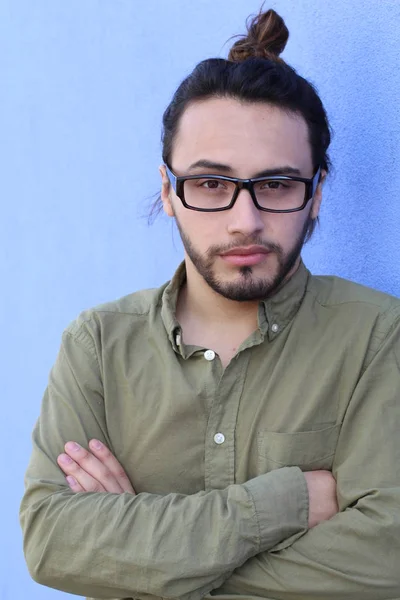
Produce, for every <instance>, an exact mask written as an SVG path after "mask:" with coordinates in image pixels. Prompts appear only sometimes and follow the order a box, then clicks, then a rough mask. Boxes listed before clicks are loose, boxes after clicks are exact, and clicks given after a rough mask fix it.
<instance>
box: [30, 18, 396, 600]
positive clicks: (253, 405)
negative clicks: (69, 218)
mask: <svg viewBox="0 0 400 600" xmlns="http://www.w3.org/2000/svg"><path fill="white" fill-rule="evenodd" d="M286 40H287V30H286V28H285V26H284V23H283V21H282V20H281V19H280V17H279V16H278V15H276V13H275V12H274V11H268V12H266V13H262V14H260V15H259V16H258V17H257V18H256V19H254V20H253V22H252V24H251V26H250V28H249V32H248V35H247V37H246V38H244V39H243V40H240V41H239V42H236V44H235V45H234V47H233V49H232V50H231V53H230V56H229V59H230V60H228V61H224V60H209V61H204V62H203V63H200V65H198V66H197V67H196V69H195V70H194V72H193V73H192V74H191V75H190V76H189V77H188V78H187V79H186V80H185V81H184V82H183V83H182V84H181V86H180V87H179V88H178V90H177V92H176V94H175V96H174V98H173V100H172V102H171V104H170V106H169V107H168V109H167V111H166V113H165V115H164V137H163V144H164V147H163V159H164V164H163V165H162V167H161V169H160V171H161V177H162V192H161V200H162V205H163V209H164V211H165V213H166V214H167V215H169V216H170V217H172V218H175V220H176V223H177V225H178V228H179V231H180V234H181V237H182V240H183V244H184V248H185V261H184V263H183V264H182V265H181V266H180V267H179V269H178V271H177V273H176V274H175V276H174V277H173V278H172V281H171V282H170V283H168V284H166V285H164V286H162V288H160V289H159V290H147V291H142V292H138V293H135V294H132V295H130V296H127V297H126V298H122V299H121V300H119V301H117V302H113V303H109V304H107V305H103V306H101V307H97V308H96V309H92V310H90V311H86V312H85V313H83V314H82V315H81V316H80V317H79V318H78V319H77V320H76V321H74V323H72V324H71V325H70V326H69V327H68V328H67V330H66V331H65V333H64V336H63V342H62V346H61V349H60V353H59V356H58V358H57V361H56V364H55V366H54V368H53V370H52V373H51V376H50V381H49V386H48V389H47V390H46V393H45V397H44V401H43V406H42V412H41V416H40V419H39V421H38V424H37V426H36V428H35V433H34V450H33V456H32V459H31V463H30V466H29V469H28V473H27V491H26V493H25V496H24V500H23V503H22V507H21V520H22V525H23V528H24V535H25V552H26V557H27V562H28V566H29V568H30V571H31V573H32V575H33V577H34V578H35V579H36V580H37V581H39V582H40V583H43V584H45V585H49V586H53V587H57V588H59V589H63V590H65V591H69V592H72V593H75V594H80V595H85V594H86V595H89V596H91V597H92V598H117V597H118V598H143V599H144V598H155V597H156V598H172V597H179V598H185V599H197V598H201V597H204V596H206V595H208V594H210V593H212V596H213V597H214V596H215V597H217V598H220V599H227V598H231V597H232V596H233V595H234V596H239V597H241V598H246V599H248V598H257V597H258V598H260V597H261V598H267V599H268V598H269V599H277V598H282V599H289V598H290V599H294V598H295V599H300V598H301V599H304V598H321V599H323V598H335V599H349V598H352V599H354V600H356V599H359V598H360V599H361V598H363V599H365V598H370V599H374V600H377V599H389V598H390V599H395V598H400V570H399V569H398V563H399V559H400V542H399V540H400V535H399V534H400V511H399V501H400V467H399V462H400V461H399V459H400V439H399V436H398V433H397V432H398V429H399V427H400V408H399V403H398V393H399V391H398V390H399V382H400V379H399V365H400V338H399V332H400V327H399V318H400V302H399V301H398V300H396V299H395V298H392V297H389V296H387V295H385V294H382V293H379V292H377V291H373V290H369V289H366V288H363V287H361V286H357V285H356V284H352V283H350V282H347V281H344V280H340V279H337V278H334V277H313V276H311V275H310V274H309V272H308V271H307V270H306V268H305V266H304V264H303V263H302V261H301V257H300V253H301V248H302V246H303V244H304V242H305V240H306V239H307V238H308V237H309V236H310V235H311V233H312V229H313V226H314V224H315V222H316V219H317V218H318V214H319V210H320V205H321V201H322V185H323V181H324V178H325V176H326V173H327V172H328V169H329V159H328V156H327V149H328V146H329V126H328V123H327V119H326V115H325V111H324V109H323V107H322V104H321V102H320V100H319V98H318V95H317V94H316V92H315V90H314V89H313V88H312V87H311V86H310V84H309V83H308V82H306V81H305V80H304V79H302V78H301V77H300V76H299V75H297V74H296V73H295V72H294V71H293V70H292V69H291V68H290V67H288V66H287V65H286V64H285V63H283V61H282V60H281V59H279V58H278V54H279V53H280V52H281V51H282V49H283V47H284V45H285V43H286ZM332 474H333V475H332ZM64 475H65V476H66V477H67V481H66V480H65V479H64ZM67 483H68V485H67ZM336 501H337V503H338V504H336Z"/></svg>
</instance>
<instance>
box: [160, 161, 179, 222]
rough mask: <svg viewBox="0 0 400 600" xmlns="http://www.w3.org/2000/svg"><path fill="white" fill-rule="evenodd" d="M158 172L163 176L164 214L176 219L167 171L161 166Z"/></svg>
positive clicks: (162, 198)
mask: <svg viewBox="0 0 400 600" xmlns="http://www.w3.org/2000/svg"><path fill="white" fill-rule="evenodd" d="M158 170H159V171H160V175H161V200H162V203H163V208H164V212H165V214H166V215H168V216H169V217H174V216H175V213H174V209H173V206H172V202H171V192H172V187H171V184H170V181H169V179H168V175H167V172H166V170H165V165H160V166H159V168H158Z"/></svg>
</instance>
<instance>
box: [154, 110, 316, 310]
mask: <svg viewBox="0 0 400 600" xmlns="http://www.w3.org/2000/svg"><path fill="white" fill-rule="evenodd" d="M198 161H208V162H212V163H218V164H219V165H224V168H222V166H221V167H220V168H216V167H213V168H205V167H204V166H196V167H193V166H192V165H194V163H197V162H198ZM171 163H172V164H171V165H170V166H171V168H172V170H173V171H174V172H175V173H176V174H177V175H196V174H199V175H200V174H217V175H218V174H219V175H228V176H232V177H238V178H242V179H247V178H252V177H255V176H256V175H257V174H258V173H260V172H262V171H265V170H266V169H271V170H275V169H276V170H277V171H280V170H281V169H282V168H283V167H284V168H286V167H290V168H291V169H297V170H298V172H299V176H300V177H307V178H311V177H312V176H313V175H314V173H313V165H312V159H311V148H310V143H309V141H308V130H307V125H306V123H305V121H304V120H303V118H302V117H300V116H298V115H295V114H288V113H286V112H284V111H282V110H280V109H279V108H275V107H272V106H270V105H268V104H261V103H260V104H250V103H240V102H238V101H237V100H233V99H227V98H212V99H208V100H205V101H202V102H196V103H194V104H192V105H191V106H189V107H188V108H187V110H186V111H185V113H184V114H183V116H182V119H181V122H180V126H179V131H178V134H177V136H176V139H175V141H174V149H173V154H172V160H171ZM161 173H162V176H163V188H162V200H163V204H164V210H165V212H166V213H167V214H168V215H169V216H174V217H175V218H176V222H177V225H178V228H179V231H180V234H181V237H182V242H183V245H184V248H185V255H186V263H187V269H188V276H189V273H190V271H196V272H197V273H198V274H200V275H201V277H202V278H203V279H204V280H205V281H206V283H207V284H208V285H209V286H210V287H211V288H212V289H213V290H214V291H216V292H217V293H219V294H221V295H223V296H224V297H226V298H229V299H231V300H236V301H254V300H260V299H263V298H266V297H268V296H270V295H271V294H273V293H274V292H275V291H276V290H277V288H278V287H279V286H280V285H281V284H282V282H283V281H284V280H285V279H287V278H288V277H289V276H290V275H291V274H292V273H293V272H294V271H295V270H296V268H297V266H298V264H299V260H300V252H301V248H302V246H303V243H304V239H305V237H306V234H307V231H308V228H309V225H310V222H311V220H312V219H315V218H316V217H317V216H318V212H319V206H320V202H321V186H320V185H319V186H318V189H317V192H316V194H315V196H314V200H313V201H310V202H309V203H308V205H307V206H306V207H305V209H304V210H302V211H299V212H293V213H268V212H264V211H260V210H258V209H257V208H256V207H255V205H254V203H253V201H252V199H251V196H250V194H249V192H248V191H247V190H242V191H241V192H240V194H239V197H238V199H237V201H236V203H235V205H234V206H233V208H231V209H229V210H226V211H222V212H216V213H201V212H197V211H193V210H189V209H187V208H185V207H184V206H183V205H182V203H181V201H180V199H179V198H178V197H177V196H176V194H175V193H174V191H173V189H172V187H171V186H168V180H167V178H166V174H165V170H164V169H163V168H161ZM283 174H284V173H283ZM287 174H290V173H287ZM250 246H257V247H258V252H257V248H256V249H255V250H256V251H255V255H253V256H252V257H248V258H247V259H246V257H243V256H242V257H241V258H237V257H236V258H235V256H232V255H231V256H228V255H226V254H225V253H226V252H231V251H233V250H234V249H235V248H240V249H241V251H243V249H244V250H246V249H248V248H249V247H250Z"/></svg>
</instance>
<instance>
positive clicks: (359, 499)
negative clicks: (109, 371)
mask: <svg viewBox="0 0 400 600" xmlns="http://www.w3.org/2000/svg"><path fill="white" fill-rule="evenodd" d="M72 346H73V351H72ZM399 354H400V353H399V333H398V330H397V329H394V330H392V332H391V334H390V335H388V336H387V338H386V339H385V341H384V342H383V344H382V345H381V348H380V349H379V351H378V353H377V354H376V356H375V357H374V359H373V360H372V361H371V363H370V365H369V366H368V368H367V369H366V371H365V372H364V374H363V376H362V377H361V379H360V381H359V384H358V386H357V389H356V390H355V391H354V394H353V397H352V399H351V402H350V404H349V407H348V410H347V413H346V417H345V420H344V422H343V425H342V430H341V435H340V438H339V442H338V447H337V452H336V459H335V465H334V474H335V477H336V480H337V493H338V502H339V510H340V513H338V514H336V515H335V516H333V517H332V518H331V519H329V520H327V521H324V522H322V523H320V524H319V525H318V526H316V527H314V528H312V529H310V530H308V531H307V528H308V522H307V521H308V511H307V509H308V503H307V498H308V495H307V484H306V479H305V477H304V475H303V474H302V473H301V472H300V470H299V469H297V468H285V469H278V470H276V471H273V472H271V473H269V474H267V475H262V476H260V477H257V478H256V479H254V480H252V481H249V482H247V483H246V484H244V485H233V486H229V487H228V488H226V489H225V490H214V491H211V492H207V493H206V492H200V493H198V494H194V495H192V496H184V495H180V494H168V495H165V496H159V495H155V494H146V493H141V494H138V495H135V494H134V493H133V490H131V489H128V483H129V482H127V481H126V478H124V477H123V476H122V478H121V472H120V471H119V474H118V477H117V479H116V482H117V483H118V485H119V487H120V488H121V489H117V488H114V489H113V491H108V492H107V493H105V492H104V491H103V490H100V489H99V491H97V492H91V493H78V494H77V493H75V491H74V490H73V489H69V488H68V486H67V485H66V483H65V480H64V477H63V475H62V473H61V471H60V469H59V467H58V466H57V457H58V456H59V454H60V452H62V449H63V448H64V444H65V442H66V441H68V440H76V441H78V442H80V444H81V446H83V447H86V448H87V447H88V443H89V440H91V439H100V440H102V441H103V442H104V443H105V444H106V445H107V446H110V440H108V438H107V431H106V426H105V419H104V415H103V414H102V403H101V397H102V389H101V378H100V376H99V372H98V366H97V365H96V363H95V361H94V360H93V358H92V357H91V356H89V355H88V354H87V352H86V350H85V349H84V348H82V347H80V346H79V344H78V342H77V341H76V340H73V339H72V338H68V340H66V341H65V343H64V345H63V347H62V349H61V352H60V355H59V357H58V360H57V363H56V365H55V367H54V369H53V372H52V375H51V380H50V385H49V388H48V390H47V392H46V394H45V398H44V403H43V407H42V413H41V417H40V419H39V421H38V424H37V426H36V428H35V432H34V440H33V441H34V451H33V456H32V460H31V464H30V467H29V469H28V473H27V481H26V483H27V491H26V494H25V496H24V500H23V503H22V506H21V522H22V526H23V529H24V540H25V553H26V558H27V562H28V566H29V568H30V571H31V573H32V575H33V576H34V578H35V579H36V580H38V581H39V582H40V583H43V584H45V585H49V586H52V587H57V588H59V589H63V590H65V591H68V592H72V593H75V594H80V595H90V596H92V597H97V598H115V597H118V596H119V597H136V598H146V597H149V595H151V596H158V597H164V598H166V597H180V598H185V600H189V599H194V600H197V599H198V598H201V597H202V596H204V595H206V594H207V593H209V592H210V591H211V590H215V591H214V593H213V595H216V596H218V595H220V596H223V595H225V594H233V593H234V594H237V595H243V596H247V597H249V596H250V595H254V596H261V597H263V598H274V599H279V598H282V600H288V599H289V598H291V599H293V598H298V599H300V598H320V599H321V600H322V599H328V598H335V599H343V600H345V599H346V600H347V599H349V598H351V599H353V600H357V599H358V598H360V599H361V598H362V599H363V600H365V599H371V600H379V599H382V600H384V599H386V600H388V599H393V598H400V569H399V562H400V542H399V540H400V510H399V506H400V436H399V435H398V431H399V430H400V409H399V400H398V395H399V387H400V386H399V385H398V383H399V382H400V378H399V364H400V360H399V358H400V356H399ZM82 365H85V377H84V378H82V377H81V375H82ZM396 381H397V385H394V382H396ZM371 423H374V424H375V425H374V427H373V428H371V427H370V426H368V427H366V424H371ZM90 448H91V454H93V455H95V452H96V450H95V449H94V447H93V446H90ZM71 452H72V451H71ZM360 456H363V460H362V461H360V459H359V457H360ZM98 458H100V454H98ZM86 460H87V459H86ZM100 462H101V461H100ZM59 464H60V466H61V464H62V463H61V459H60V463H59ZM64 466H65V465H64ZM114 467H115V468H117V469H118V467H116V466H115V465H114ZM116 475H117V473H116ZM97 481H98V480H97ZM83 483H84V482H83V481H81V485H82V484H83ZM112 485H114V483H113V484H112ZM103 487H104V486H103ZM82 488H83V489H87V488H85V485H82ZM105 489H107V488H105ZM76 491H78V490H76ZM79 491H81V490H79ZM278 544H279V550H278V549H277V545H278Z"/></svg>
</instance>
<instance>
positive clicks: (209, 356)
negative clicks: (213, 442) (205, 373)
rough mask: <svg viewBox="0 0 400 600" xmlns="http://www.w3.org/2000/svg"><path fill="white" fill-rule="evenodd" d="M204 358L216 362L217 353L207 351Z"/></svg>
mask: <svg viewBox="0 0 400 600" xmlns="http://www.w3.org/2000/svg"><path fill="white" fill-rule="evenodd" d="M204 358H205V359H206V360H214V358H215V352H214V350H206V351H205V352H204ZM222 441H223V440H222Z"/></svg>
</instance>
